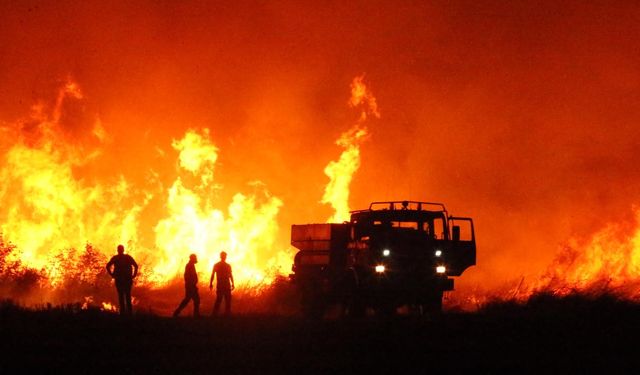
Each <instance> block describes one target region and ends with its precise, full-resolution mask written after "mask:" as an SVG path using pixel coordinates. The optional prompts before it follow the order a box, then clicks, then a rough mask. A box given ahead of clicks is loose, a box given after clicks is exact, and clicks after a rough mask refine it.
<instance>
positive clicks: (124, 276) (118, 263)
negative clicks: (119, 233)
mask: <svg viewBox="0 0 640 375" xmlns="http://www.w3.org/2000/svg"><path fill="white" fill-rule="evenodd" d="M111 267H113V271H112V270H111ZM107 272H108V273H109V275H111V277H113V279H114V280H115V281H116V289H117V290H118V302H119V303H120V314H121V315H125V314H127V315H130V314H131V286H132V285H133V278H134V277H136V276H137V275H138V264H137V263H136V261H135V260H133V258H132V257H131V255H129V254H125V253H124V246H122V245H118V255H114V256H113V257H112V258H111V260H110V261H109V263H107Z"/></svg>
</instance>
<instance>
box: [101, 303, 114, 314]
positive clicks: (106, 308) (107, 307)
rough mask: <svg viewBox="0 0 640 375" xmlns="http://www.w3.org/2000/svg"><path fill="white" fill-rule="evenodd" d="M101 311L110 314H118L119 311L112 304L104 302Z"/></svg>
mask: <svg viewBox="0 0 640 375" xmlns="http://www.w3.org/2000/svg"><path fill="white" fill-rule="evenodd" d="M100 310H101V311H110V312H116V311H118V309H117V308H116V307H115V306H114V305H112V304H110V303H109V302H102V307H101V308H100Z"/></svg>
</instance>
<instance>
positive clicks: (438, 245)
mask: <svg viewBox="0 0 640 375" xmlns="http://www.w3.org/2000/svg"><path fill="white" fill-rule="evenodd" d="M291 243H292V245H293V246H294V247H296V248H298V249H299V252H298V253H297V254H296V256H295V258H294V264H293V274H292V275H291V279H292V280H293V281H294V282H295V283H296V284H297V285H298V287H299V289H300V291H301V293H302V305H303V309H304V310H305V311H307V312H310V313H315V314H319V313H321V312H319V311H317V310H323V309H324V307H326V306H327V305H329V304H332V303H340V304H342V305H343V306H344V307H345V310H346V312H347V313H351V314H353V315H358V314H362V313H363V311H364V310H365V309H366V308H372V309H374V310H375V311H377V312H380V313H387V314H388V313H393V312H394V311H395V310H396V308H397V307H399V306H402V305H407V306H412V307H417V308H418V310H419V311H428V312H434V311H439V310H440V309H441V306H442V295H443V292H444V291H449V290H453V287H454V279H453V277H457V276H460V275H462V273H463V272H464V271H465V270H466V269H467V268H469V267H471V266H473V265H475V263H476V245H475V230H474V226H473V220H472V219H471V218H466V217H453V216H449V215H448V212H447V210H446V208H445V207H444V205H443V204H441V203H431V202H416V201H387V202H373V203H371V204H370V205H369V208H368V209H365V210H358V211H352V212H351V219H350V221H349V222H345V223H341V224H305V225H293V226H292V230H291Z"/></svg>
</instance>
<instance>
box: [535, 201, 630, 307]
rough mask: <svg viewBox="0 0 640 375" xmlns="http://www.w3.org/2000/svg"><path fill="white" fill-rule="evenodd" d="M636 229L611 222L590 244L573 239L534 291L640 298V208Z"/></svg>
mask: <svg viewBox="0 0 640 375" xmlns="http://www.w3.org/2000/svg"><path fill="white" fill-rule="evenodd" d="M633 224H634V225H633V229H631V230H630V229H629V228H627V226H625V225H623V224H621V223H610V224H608V225H606V226H605V227H604V228H603V229H601V230H600V231H598V232H596V233H595V234H594V235H593V236H592V237H591V238H589V239H587V240H586V241H580V240H577V239H573V240H571V241H570V242H569V244H567V245H566V246H564V247H563V248H562V249H560V251H559V253H558V256H557V257H556V259H555V261H554V263H553V264H552V266H551V267H550V268H549V270H548V271H547V273H546V274H545V275H544V277H543V278H542V279H541V280H540V282H539V284H538V285H534V288H533V289H534V290H544V291H550V292H552V293H554V294H558V295H565V294H567V293H571V292H576V291H578V292H585V293H589V292H602V291H607V292H613V293H617V294H619V295H620V296H622V297H626V298H638V297H640V209H638V208H635V223H633Z"/></svg>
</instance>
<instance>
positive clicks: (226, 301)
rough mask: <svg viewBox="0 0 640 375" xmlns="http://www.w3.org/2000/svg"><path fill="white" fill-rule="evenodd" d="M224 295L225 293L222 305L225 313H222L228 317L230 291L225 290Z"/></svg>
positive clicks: (229, 311) (229, 312)
mask: <svg viewBox="0 0 640 375" xmlns="http://www.w3.org/2000/svg"><path fill="white" fill-rule="evenodd" d="M224 293H225V304H224V306H225V311H224V313H225V314H226V315H229V314H231V291H230V290H227V291H225V292H224Z"/></svg>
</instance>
